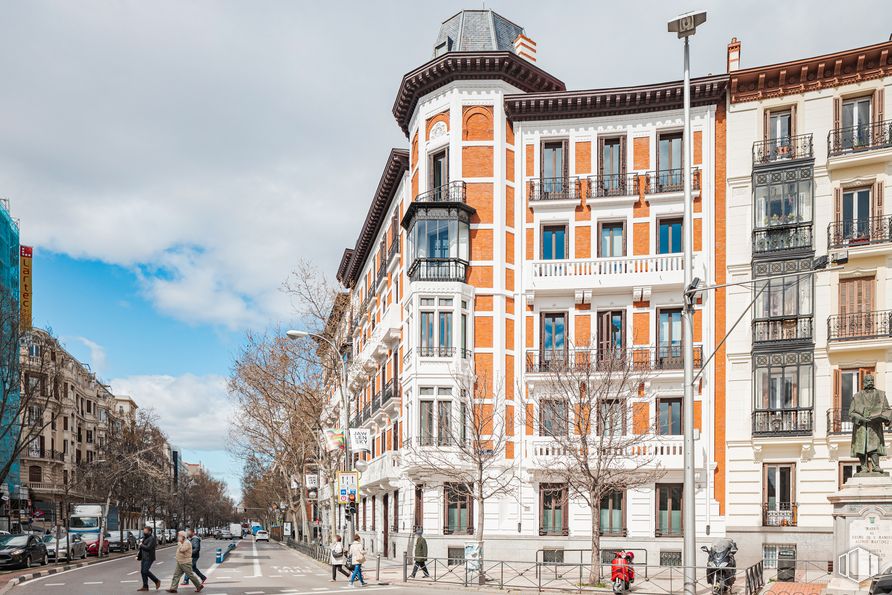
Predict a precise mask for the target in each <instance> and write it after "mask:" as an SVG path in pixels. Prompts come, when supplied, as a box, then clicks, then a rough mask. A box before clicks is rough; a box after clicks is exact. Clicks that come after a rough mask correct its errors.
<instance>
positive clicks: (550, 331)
mask: <svg viewBox="0 0 892 595" xmlns="http://www.w3.org/2000/svg"><path fill="white" fill-rule="evenodd" d="M540 348H541V351H542V354H541V357H542V364H543V366H548V365H549V363H559V362H564V361H565V360H566V358H567V314H566V313H564V312H558V313H556V312H548V313H545V314H542V330H541V332H540Z"/></svg>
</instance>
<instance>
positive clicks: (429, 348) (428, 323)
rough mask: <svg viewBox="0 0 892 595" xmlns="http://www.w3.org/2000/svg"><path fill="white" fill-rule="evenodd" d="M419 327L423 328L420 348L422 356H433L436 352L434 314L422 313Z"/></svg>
mask: <svg viewBox="0 0 892 595" xmlns="http://www.w3.org/2000/svg"><path fill="white" fill-rule="evenodd" d="M419 326H420V327H421V337H420V339H419V343H418V345H419V347H420V348H421V355H422V356H429V355H433V352H434V345H435V343H434V341H435V338H434V313H433V312H421V313H420V314H419Z"/></svg>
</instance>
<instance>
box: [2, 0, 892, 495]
mask: <svg viewBox="0 0 892 595" xmlns="http://www.w3.org/2000/svg"><path fill="white" fill-rule="evenodd" d="M485 6H486V7H487V8H492V9H493V10H495V11H497V12H499V13H500V14H502V15H503V16H505V17H506V18H508V19H511V20H512V21H514V22H516V23H518V24H520V25H521V26H523V27H524V28H525V29H526V32H527V34H528V35H529V36H530V37H532V38H533V39H534V40H535V41H536V42H537V44H538V64H539V65H540V66H541V67H543V68H544V69H545V70H547V71H549V72H550V73H552V74H553V75H555V76H557V77H558V78H560V79H561V80H563V81H564V82H565V83H566V85H567V88H569V89H581V88H598V87H612V86H617V85H626V84H644V83H654V82H660V81H666V80H675V79H679V78H681V58H682V54H681V44H680V43H679V41H678V40H677V39H676V38H675V37H674V36H672V35H669V34H667V33H666V21H667V20H668V19H669V18H671V17H673V16H675V15H677V14H679V13H682V12H686V11H688V10H692V9H705V10H707V12H708V19H709V20H708V21H707V23H706V24H705V25H704V26H702V27H701V29H700V30H698V32H697V35H696V36H695V38H694V39H693V41H692V50H691V51H692V57H691V63H692V70H693V73H694V75H695V76H696V75H705V74H708V73H714V74H717V73H720V72H723V71H724V69H725V56H726V45H727V43H728V41H729V40H730V39H731V37H732V36H736V37H737V38H738V39H740V40H741V42H742V44H743V47H742V66H743V67H749V66H756V65H761V64H769V63H775V62H781V61H785V60H791V59H797V58H801V57H807V56H813V55H818V54H822V53H828V52H833V51H837V50H842V49H847V48H853V47H860V46H863V45H868V44H872V43H877V42H881V41H885V40H887V39H889V34H890V32H892V18H890V17H892V4H890V3H889V2H888V1H887V0H885V1H859V2H854V1H852V2H839V1H818V0H808V1H805V0H803V1H796V0H787V1H785V2H776V1H771V2H761V1H760V2H755V1H744V0H740V1H738V2H734V3H730V2H724V1H701V2H699V3H694V4H690V3H687V2H677V1H672V0H665V1H653V2H641V1H634V0H625V1H623V2H592V1H578V2H550V3H542V2H527V1H508V0H501V1H492V0H490V1H488V2H486V4H485ZM482 7H483V3H481V2H454V1H452V0H441V1H440V2H436V3H434V2H418V1H412V0H406V1H399V2H397V1H383V2H348V1H342V2H298V1H283V2H276V1H269V0H263V1H248V0H243V1H241V2H225V1H213V2H212V1H198V0H193V1H182V0H158V1H155V2H142V1H138V0H117V1H112V0H105V1H93V0H79V1H78V2H68V1H64V0H58V1H54V2H51V1H42V0H21V1H18V0H5V1H4V2H3V14H4V18H3V19H0V46H2V51H0V76H2V78H3V84H2V85H0V113H2V114H3V116H2V117H0V196H3V197H8V198H9V199H10V203H11V209H12V212H13V214H14V216H16V217H17V218H19V219H20V221H21V230H22V243H23V244H29V245H33V246H34V247H35V256H34V275H35V277H34V318H35V324H37V325H38V326H41V327H50V328H52V330H53V332H54V333H55V334H56V335H57V336H58V337H60V338H61V340H62V341H63V342H64V343H65V345H66V346H67V347H68V349H69V350H70V351H71V352H72V353H73V354H75V356H77V357H78V358H79V359H81V360H82V361H84V362H85V363H88V364H89V365H90V366H91V367H92V369H93V370H94V371H96V372H97V373H98V374H99V375H100V377H101V378H102V379H104V380H105V381H106V382H108V383H110V384H111V386H112V388H113V390H115V391H116V392H120V393H124V394H130V395H132V396H133V397H134V399H135V400H136V401H137V403H138V404H139V405H140V406H142V407H146V408H152V409H154V410H155V412H156V413H157V414H158V415H159V417H160V419H161V422H162V426H163V429H164V430H165V431H166V432H167V434H168V435H169V436H170V439H171V442H172V443H173V444H176V445H178V446H181V447H182V448H183V449H184V453H185V454H184V456H185V457H186V460H188V461H190V462H195V461H200V462H202V463H203V464H205V466H207V467H208V468H209V470H210V471H211V472H212V473H214V474H215V475H216V476H218V477H220V478H222V479H225V480H226V481H227V483H228V485H229V487H230V492H231V493H232V494H233V495H234V496H237V495H238V493H239V492H240V487H239V476H240V472H241V462H240V461H238V460H237V459H236V458H235V457H233V456H232V455H231V454H229V453H228V452H227V451H226V437H227V434H228V424H229V422H228V420H229V416H230V415H231V406H230V403H229V399H228V397H227V391H226V383H227V376H228V374H229V371H230V367H231V362H232V358H233V356H234V354H235V353H236V352H237V350H238V348H239V346H240V344H241V343H242V340H243V337H244V333H245V332H246V331H247V330H262V329H268V328H272V327H274V326H276V325H279V324H281V325H283V326H288V324H289V323H290V322H294V321H293V317H294V313H293V311H292V307H291V304H290V302H289V300H288V298H287V296H286V295H284V294H283V292H282V291H281V285H282V283H283V281H284V280H285V278H286V277H287V275H288V273H289V271H290V270H291V269H292V268H293V267H294V265H295V264H296V262H297V261H298V260H299V259H309V260H311V261H314V262H315V263H316V264H317V265H318V266H319V268H321V269H322V270H325V271H329V272H330V273H331V274H332V277H333V273H334V271H335V268H336V266H337V263H338V260H339V259H340V256H341V253H342V251H343V249H344V248H345V247H347V246H352V245H353V244H354V242H355V240H356V235H357V234H358V232H359V228H360V226H361V224H362V220H363V218H364V217H365V213H366V211H367V209H368V206H369V202H370V200H371V197H372V194H373V192H374V189H375V187H376V185H377V181H378V178H379V177H380V175H381V171H382V168H383V166H384V162H385V160H386V157H387V155H388V152H389V150H390V148H391V147H405V146H406V145H407V142H406V139H405V137H404V136H403V135H402V133H401V131H400V130H399V127H398V126H397V124H396V122H395V120H394V119H393V116H392V114H391V107H392V105H393V100H394V97H395V95H396V92H397V87H398V85H399V82H400V79H401V77H402V75H403V74H405V73H406V72H408V71H410V70H412V69H413V68H415V67H417V66H419V65H420V64H422V63H424V62H426V61H427V60H429V59H430V57H431V53H432V50H433V42H434V40H435V38H436V36H437V32H438V29H439V24H440V23H441V22H442V21H443V20H445V19H447V18H448V17H450V16H451V15H452V14H454V13H455V12H457V11H458V10H460V9H462V8H482Z"/></svg>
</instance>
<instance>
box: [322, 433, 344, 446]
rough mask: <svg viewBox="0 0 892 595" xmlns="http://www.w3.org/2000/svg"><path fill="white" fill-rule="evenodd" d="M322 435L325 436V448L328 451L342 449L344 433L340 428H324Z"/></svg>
mask: <svg viewBox="0 0 892 595" xmlns="http://www.w3.org/2000/svg"><path fill="white" fill-rule="evenodd" d="M322 434H323V435H324V436H325V447H326V448H327V449H328V450H339V449H342V448H344V432H343V430H341V429H340V428H325V429H324V430H322Z"/></svg>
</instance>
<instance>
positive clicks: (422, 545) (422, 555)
mask: <svg viewBox="0 0 892 595" xmlns="http://www.w3.org/2000/svg"><path fill="white" fill-rule="evenodd" d="M415 535H417V537H416V538H415V556H414V557H415V564H414V565H413V566H412V578H415V574H416V573H417V572H418V569H419V568H420V569H421V572H423V573H424V578H430V577H431V574H430V572H428V571H427V540H426V539H425V538H424V536H423V535H422V534H421V527H418V528H417V529H416V530H415Z"/></svg>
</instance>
